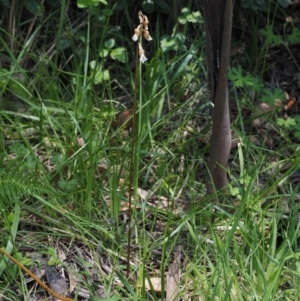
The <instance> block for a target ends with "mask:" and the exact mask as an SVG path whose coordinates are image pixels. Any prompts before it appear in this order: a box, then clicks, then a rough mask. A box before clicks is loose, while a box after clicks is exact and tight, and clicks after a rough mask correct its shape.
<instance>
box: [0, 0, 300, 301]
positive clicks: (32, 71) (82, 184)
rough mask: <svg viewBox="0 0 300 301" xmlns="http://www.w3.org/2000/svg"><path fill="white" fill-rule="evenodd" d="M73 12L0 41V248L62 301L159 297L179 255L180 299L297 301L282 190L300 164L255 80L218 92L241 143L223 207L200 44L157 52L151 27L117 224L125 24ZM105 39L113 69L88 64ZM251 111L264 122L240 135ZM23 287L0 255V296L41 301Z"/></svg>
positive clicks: (128, 76) (126, 144) (126, 84)
mask: <svg viewBox="0 0 300 301" xmlns="http://www.w3.org/2000/svg"><path fill="white" fill-rule="evenodd" d="M18 5H19V6H18ZM18 5H17V7H16V8H17V9H20V10H25V8H24V7H23V6H22V5H21V4H18ZM63 5H66V2H65V1H63ZM80 12H81V14H79V13H78V10H77V13H76V14H75V15H73V16H72V15H69V14H68V13H66V14H65V13H63V10H60V9H59V7H57V8H52V10H51V12H50V13H49V14H48V15H47V17H45V18H43V19H42V20H40V22H38V23H36V21H35V19H34V18H33V17H32V16H31V19H30V18H29V19H28V20H27V21H26V22H27V23H26V22H25V23H24V21H22V20H19V19H18V20H16V21H17V25H16V27H17V28H20V30H21V29H22V30H23V32H22V31H21V32H15V34H12V31H11V29H10V28H5V29H2V30H1V35H0V38H1V45H2V46H1V53H2V55H3V56H4V54H5V57H6V58H7V62H6V63H5V64H4V65H3V66H2V69H1V73H0V88H1V89H0V91H1V105H2V109H1V111H0V127H1V138H2V144H1V157H0V158H1V161H0V164H1V172H0V198H1V199H0V205H1V211H0V229H1V231H2V235H1V238H0V246H1V248H5V249H6V250H7V251H8V252H9V253H11V254H12V255H13V256H14V257H16V258H17V259H18V260H20V261H21V262H22V263H23V264H24V265H26V266H27V267H28V268H29V269H30V270H32V271H34V272H35V273H36V274H37V275H38V276H39V277H41V278H42V280H43V281H45V269H46V266H47V264H48V265H52V266H57V267H58V269H59V270H64V271H67V272H66V273H67V278H69V280H70V283H71V284H72V285H74V284H75V286H73V287H72V288H73V289H74V294H73V296H74V298H75V300H84V299H87V298H89V299H90V300H163V299H164V298H165V292H164V291H165V288H166V283H165V282H164V277H165V272H166V271H168V270H169V267H170V265H171V263H172V262H173V261H174V253H175V250H176V249H177V248H178V245H180V246H181V267H180V268H181V278H180V298H182V300H222V301H223V300H238V301H240V300H247V301H248V300H298V299H299V298H300V292H299V289H298V283H299V277H300V271H299V263H298V261H299V249H298V233H299V222H298V211H299V208H298V206H299V205H298V201H299V200H298V198H299V196H298V192H297V191H298V189H299V184H297V181H295V182H293V181H291V180H289V179H290V176H291V175H292V174H294V173H295V172H296V171H297V170H298V169H299V164H300V162H299V147H298V145H297V140H296V139H295V137H293V136H292V135H291V132H290V129H288V128H285V127H280V126H279V125H278V124H277V122H276V119H277V118H279V117H281V111H279V110H276V109H275V110H272V111H270V112H260V111H257V103H256V102H255V101H254V100H256V99H258V97H259V95H260V94H259V93H260V92H259V90H260V89H256V88H253V85H256V84H257V80H256V79H253V78H254V77H253V78H252V77H249V76H248V77H246V76H245V78H244V80H245V81H244V82H242V86H236V85H233V88H232V90H231V91H230V97H231V98H232V101H233V102H236V104H237V108H238V110H237V113H235V115H233V117H232V131H233V137H234V138H239V140H240V143H239V145H238V146H237V147H235V148H233V149H232V152H231V156H230V165H229V168H230V192H231V195H230V196H229V197H228V198H229V200H230V203H232V205H231V206H232V210H226V211H224V210H223V209H222V208H220V207H219V206H218V204H214V203H211V200H210V199H209V197H207V196H206V194H205V183H206V178H207V176H208V175H207V167H206V162H207V158H208V155H209V154H208V152H209V138H210V128H211V121H210V106H211V105H210V103H209V93H208V92H207V89H206V88H205V86H206V81H207V79H206V74H205V73H204V72H203V70H205V61H204V57H205V53H204V38H203V37H198V39H197V40H196V41H195V43H194V44H193V45H192V47H191V49H190V50H189V51H181V50H180V49H179V50H178V51H166V52H162V51H161V49H159V40H160V37H161V36H162V35H163V34H165V32H163V28H162V27H161V26H159V23H157V24H156V25H155V26H153V28H155V30H154V31H153V32H151V35H152V36H153V38H154V41H153V45H152V47H153V48H152V51H151V54H150V56H149V61H148V62H147V63H146V64H145V65H143V66H141V86H140V88H139V91H138V92H139V93H138V95H139V97H138V105H139V114H140V116H141V117H140V119H139V124H138V125H139V126H138V135H137V145H138V148H137V149H138V152H137V154H136V159H137V160H138V165H137V166H138V171H137V177H136V182H135V183H136V185H135V186H134V187H133V189H134V191H135V194H136V195H137V197H136V198H135V200H134V201H133V205H134V210H133V215H132V223H131V225H128V223H127V221H128V212H127V210H128V191H129V188H128V185H129V184H128V183H129V168H130V151H131V140H130V131H126V130H124V129H122V128H119V129H113V128H112V127H111V126H110V124H111V121H112V120H114V119H115V117H116V115H117V113H118V112H121V111H123V110H124V109H126V108H127V109H128V108H131V107H132V101H133V88H134V72H133V71H132V69H131V65H130V63H131V60H133V59H134V43H133V42H132V41H131V40H130V39H131V36H132V30H131V29H132V28H134V27H135V26H136V24H137V18H136V16H135V15H131V12H130V11H129V9H128V8H127V10H126V11H125V13H126V14H125V15H126V18H124V17H122V18H120V15H118V13H117V12H112V11H111V14H112V16H110V10H103V11H93V12H92V14H87V12H86V11H84V10H82V11H80ZM23 13H24V12H23ZM114 17H115V19H114ZM130 18H131V20H130ZM51 20H52V22H51ZM53 20H55V22H54V21H53ZM116 20H117V21H118V22H119V23H118V24H116V22H117V21H116ZM22 22H23V23H22ZM128 22H131V23H130V24H128ZM27 24H33V25H34V26H33V28H34V29H33V30H32V31H28V27H26V25H27ZM80 24H81V25H80ZM22 26H23V27H22ZM27 26H28V25H27ZM116 26H120V28H121V29H122V30H120V29H117V27H116ZM126 26H127V27H126ZM127 28H128V29H127ZM171 38H172V37H170V39H171ZM109 39H114V40H115V43H116V45H115V46H114V48H113V49H116V48H117V47H124V48H125V49H126V50H127V55H128V62H126V63H122V62H121V61H120V60H122V59H123V58H120V60H118V59H112V58H111V57H110V56H108V57H106V58H105V59H103V58H101V57H99V53H100V52H101V50H103V49H104V48H105V47H106V46H107V45H108V44H105V42H106V41H108V40H109ZM11 40H13V41H14V44H15V49H14V50H12V49H11V48H10V41H11ZM110 51H112V50H110ZM92 61H93V62H94V63H92V64H91V62H92ZM257 64H259V62H257ZM105 70H106V73H105ZM236 70H238V69H236ZM240 71H241V69H240ZM299 71H300V70H298V72H299ZM108 72H109V77H107V74H108ZM199 74H202V75H201V76H199ZM237 74H240V76H242V75H241V72H240V73H238V72H236V73H235V76H237ZM239 83H241V81H240V82H239ZM243 85H244V86H243ZM247 85H248V86H247ZM249 87H252V90H251V91H250V92H248V91H249ZM245 107H247V108H250V110H251V112H252V113H253V114H252V115H251V116H249V115H245V112H244V108H245ZM245 116H246V117H245ZM257 116H259V117H261V118H263V119H264V121H265V122H267V126H265V127H264V126H261V127H260V128H259V129H255V128H254V127H253V126H252V123H253V120H254V119H255V118H256V117H257ZM253 136H255V137H257V139H258V140H259V143H254V142H253V139H250V138H253ZM269 138H273V143H270V140H269ZM187 200H190V201H187ZM233 204H235V207H234V205H233ZM185 205H188V207H189V210H184V206H185ZM213 212H214V213H213ZM129 227H131V232H132V238H131V240H132V248H131V261H130V277H129V278H127V277H126V248H127V233H128V229H129ZM279 237H280V238H279ZM27 279H28V275H26V274H24V273H23V272H22V270H20V269H19V268H18V267H17V266H15V265H13V264H12V263H11V262H9V261H8V260H7V259H6V258H4V257H3V256H0V299H1V298H3V300H29V299H30V297H32V296H34V295H36V296H37V297H38V298H48V297H49V296H48V294H47V293H46V292H45V291H44V290H43V289H42V288H40V287H38V286H35V285H33V282H29V283H27V282H26V280H27ZM149 282H150V283H152V284H149ZM155 283H158V284H159V285H158V286H159V287H158V288H157V287H156V286H155Z"/></svg>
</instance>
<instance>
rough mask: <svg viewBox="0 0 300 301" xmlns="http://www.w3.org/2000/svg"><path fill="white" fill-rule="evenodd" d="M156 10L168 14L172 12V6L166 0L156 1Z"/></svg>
mask: <svg viewBox="0 0 300 301" xmlns="http://www.w3.org/2000/svg"><path fill="white" fill-rule="evenodd" d="M154 8H155V9H156V10H157V11H158V12H159V13H163V14H168V13H170V12H171V8H170V5H169V4H168V3H167V2H166V1H164V0H155V1H154Z"/></svg>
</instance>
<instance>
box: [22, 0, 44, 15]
mask: <svg viewBox="0 0 300 301" xmlns="http://www.w3.org/2000/svg"><path fill="white" fill-rule="evenodd" d="M24 5H25V7H26V9H27V10H28V11H29V12H31V13H32V14H33V15H35V16H42V15H43V14H44V11H45V9H44V5H43V3H42V1H41V0H24Z"/></svg>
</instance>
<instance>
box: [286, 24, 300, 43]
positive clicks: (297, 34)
mask: <svg viewBox="0 0 300 301" xmlns="http://www.w3.org/2000/svg"><path fill="white" fill-rule="evenodd" d="M287 40H288V42H290V43H299V42H300V29H299V28H298V27H294V28H293V30H292V33H291V34H289V35H288V36H287Z"/></svg>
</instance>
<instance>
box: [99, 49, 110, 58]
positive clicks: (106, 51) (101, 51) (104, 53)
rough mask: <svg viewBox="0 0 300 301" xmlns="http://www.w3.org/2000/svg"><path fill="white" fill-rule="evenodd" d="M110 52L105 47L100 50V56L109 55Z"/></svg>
mask: <svg viewBox="0 0 300 301" xmlns="http://www.w3.org/2000/svg"><path fill="white" fill-rule="evenodd" d="M108 53H109V51H108V49H106V48H103V49H101V50H100V53H99V56H100V57H107V56H108Z"/></svg>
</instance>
